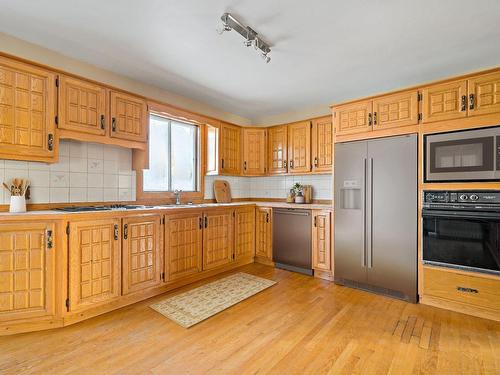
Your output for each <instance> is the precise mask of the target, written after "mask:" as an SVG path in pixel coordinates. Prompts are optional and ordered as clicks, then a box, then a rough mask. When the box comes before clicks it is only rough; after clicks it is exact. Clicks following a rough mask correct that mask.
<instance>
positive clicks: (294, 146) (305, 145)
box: [288, 121, 311, 173]
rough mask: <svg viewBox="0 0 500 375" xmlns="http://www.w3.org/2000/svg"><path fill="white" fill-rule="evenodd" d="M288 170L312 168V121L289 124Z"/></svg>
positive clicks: (293, 171) (297, 171)
mask: <svg viewBox="0 0 500 375" xmlns="http://www.w3.org/2000/svg"><path fill="white" fill-rule="evenodd" d="M288 158H289V162H288V171H289V172H291V173H299V172H300V173H302V172H309V171H310V170H311V122H310V121H303V122H298V123H295V124H290V125H289V126H288Z"/></svg>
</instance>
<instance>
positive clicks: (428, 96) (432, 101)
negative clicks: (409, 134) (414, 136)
mask: <svg viewBox="0 0 500 375" xmlns="http://www.w3.org/2000/svg"><path fill="white" fill-rule="evenodd" d="M466 99H467V81H456V82H451V83H443V84H440V85H434V86H429V87H426V88H424V89H423V90H422V123H429V122H434V121H443V120H453V119H457V118H464V117H466V116H467V102H466ZM464 100H465V102H464Z"/></svg>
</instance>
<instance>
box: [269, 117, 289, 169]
mask: <svg viewBox="0 0 500 375" xmlns="http://www.w3.org/2000/svg"><path fill="white" fill-rule="evenodd" d="M287 163H288V127H287V126H286V125H282V126H275V127H272V128H269V129H268V169H269V173H270V174H282V173H287V172H288V168H287Z"/></svg>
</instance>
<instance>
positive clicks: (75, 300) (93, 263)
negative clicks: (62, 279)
mask: <svg viewBox="0 0 500 375" xmlns="http://www.w3.org/2000/svg"><path fill="white" fill-rule="evenodd" d="M69 231H70V237H69V255H68V259H69V267H68V268H69V276H68V277H69V303H68V305H69V311H80V310H85V309H88V308H92V307H95V306H98V305H100V304H103V303H106V302H110V301H112V300H114V299H116V298H119V297H120V295H121V287H120V285H121V254H120V220H119V219H100V220H88V221H73V222H70V224H69Z"/></svg>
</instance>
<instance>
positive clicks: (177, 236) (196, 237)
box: [165, 212, 203, 282]
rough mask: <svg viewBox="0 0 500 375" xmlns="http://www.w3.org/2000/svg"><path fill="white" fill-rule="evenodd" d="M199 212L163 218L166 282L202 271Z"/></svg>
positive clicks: (200, 220)
mask: <svg viewBox="0 0 500 375" xmlns="http://www.w3.org/2000/svg"><path fill="white" fill-rule="evenodd" d="M202 223H203V215H202V213H201V212H190V213H185V214H176V215H167V216H166V217H165V276H166V281H167V282H168V281H173V280H178V279H181V278H183V277H186V276H189V275H192V274H195V273H198V272H201V270H202V244H203V242H202V231H203V229H202Z"/></svg>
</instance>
